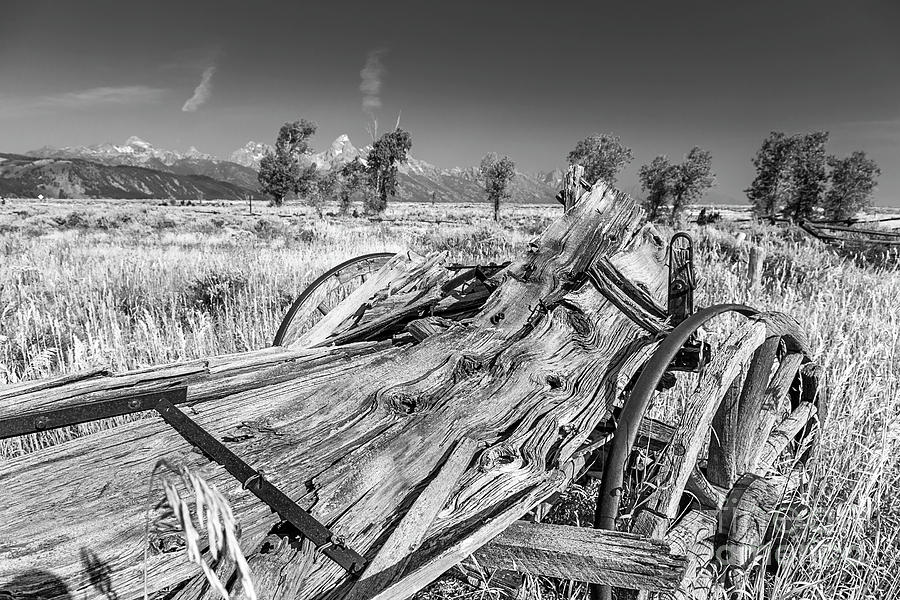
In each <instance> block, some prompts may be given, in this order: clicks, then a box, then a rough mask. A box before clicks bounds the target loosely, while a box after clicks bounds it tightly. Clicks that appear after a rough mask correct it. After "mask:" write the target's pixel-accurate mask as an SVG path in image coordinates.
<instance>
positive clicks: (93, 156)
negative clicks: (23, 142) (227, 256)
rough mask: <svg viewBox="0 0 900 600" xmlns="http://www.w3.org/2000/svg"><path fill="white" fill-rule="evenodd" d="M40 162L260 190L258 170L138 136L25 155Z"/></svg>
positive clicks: (50, 147) (47, 147) (42, 150)
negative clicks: (69, 161) (71, 161)
mask: <svg viewBox="0 0 900 600" xmlns="http://www.w3.org/2000/svg"><path fill="white" fill-rule="evenodd" d="M25 154H26V155H27V156H34V157H40V158H81V159H85V160H89V161H91V162H95V163H101V164H104V165H128V166H132V167H146V168H148V169H155V170H157V171H166V172H168V173H174V174H176V175H206V176H207V177H212V178H213V179H218V180H220V181H224V182H226V183H231V184H234V185H237V186H239V187H242V188H245V189H247V190H256V189H258V182H257V179H256V169H255V167H247V166H244V165H241V164H238V163H235V162H231V161H228V160H221V159H219V158H216V157H215V156H212V155H210V154H204V153H202V152H200V151H199V150H197V149H196V148H194V147H193V146H192V147H191V148H190V149H189V150H188V151H187V152H177V151H175V150H163V149H159V148H156V147H155V146H153V145H152V144H151V143H150V142H146V141H144V140H142V139H141V138H139V137H137V136H132V137H130V138H128V139H127V140H126V141H125V143H124V144H109V143H106V144H97V145H94V146H69V147H65V148H54V147H52V146H44V147H43V148H39V149H37V150H31V151H29V152H26V153H25Z"/></svg>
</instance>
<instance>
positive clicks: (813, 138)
mask: <svg viewBox="0 0 900 600" xmlns="http://www.w3.org/2000/svg"><path fill="white" fill-rule="evenodd" d="M794 139H795V141H794V146H793V152H792V154H793V156H792V158H791V175H790V177H791V188H792V189H791V191H792V194H791V197H790V200H789V201H788V203H787V206H785V210H784V212H785V214H786V215H787V216H788V217H790V218H793V219H799V220H802V219H809V218H810V217H812V216H813V215H814V214H815V211H816V209H817V208H819V207H820V206H821V204H822V200H823V199H824V197H825V190H826V189H827V186H828V156H827V155H826V154H825V144H826V142H827V141H828V132H827V131H816V132H813V133H807V134H805V135H797V136H794Z"/></svg>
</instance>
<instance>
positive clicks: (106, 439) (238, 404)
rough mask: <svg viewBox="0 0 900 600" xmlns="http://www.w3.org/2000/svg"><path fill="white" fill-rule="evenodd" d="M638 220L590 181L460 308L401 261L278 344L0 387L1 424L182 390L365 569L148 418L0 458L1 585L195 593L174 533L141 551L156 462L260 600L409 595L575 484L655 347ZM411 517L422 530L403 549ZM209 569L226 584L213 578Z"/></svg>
mask: <svg viewBox="0 0 900 600" xmlns="http://www.w3.org/2000/svg"><path fill="white" fill-rule="evenodd" d="M639 222H640V212H639V210H638V208H637V207H636V206H635V204H634V202H633V201H632V200H631V199H630V198H628V197H627V196H624V195H621V194H619V193H618V192H615V191H614V190H613V189H611V188H608V187H607V186H606V185H605V184H602V183H598V184H597V185H595V186H594V187H593V189H592V190H591V191H590V192H588V193H584V194H582V195H581V196H580V198H578V201H577V202H575V203H574V204H573V205H572V206H571V208H570V209H569V210H568V211H567V212H566V214H565V215H564V216H562V217H561V218H559V219H558V220H557V221H555V222H554V223H553V224H551V225H550V227H549V228H548V229H547V231H546V232H544V234H543V235H541V236H540V237H539V238H538V239H537V240H536V241H535V242H533V243H532V244H531V245H530V246H529V250H528V252H527V253H525V255H524V256H522V257H520V258H519V259H518V260H516V261H515V262H513V263H512V264H511V265H510V266H509V267H508V268H506V269H503V270H502V271H500V272H499V273H497V274H496V275H494V276H493V277H492V278H491V285H490V286H482V287H481V288H478V289H474V288H473V291H472V294H470V295H462V294H459V293H455V292H454V289H453V286H452V285H449V284H448V282H450V281H451V280H452V279H453V277H454V276H455V275H456V274H455V272H453V271H452V270H450V269H448V268H447V265H446V260H445V258H444V257H443V256H441V255H437V256H432V257H417V256H413V255H403V256H399V257H397V258H396V259H393V260H391V261H390V262H389V263H388V264H387V265H385V266H384V267H383V268H382V270H381V271H380V272H379V273H378V274H377V275H375V276H374V277H372V278H370V279H369V280H367V281H366V283H365V284H363V285H362V286H361V287H360V288H359V289H358V290H357V291H356V292H354V293H353V294H351V295H350V297H348V298H347V299H346V300H345V301H344V302H343V303H342V304H340V305H339V306H337V307H336V308H335V309H334V310H332V311H331V312H329V313H328V314H327V316H325V317H324V318H323V319H322V320H321V321H319V323H318V324H316V326H315V327H314V328H313V329H311V330H309V331H307V332H304V333H302V334H301V335H300V338H299V340H298V341H297V342H296V343H294V344H293V345H292V346H291V347H290V348H287V349H284V348H277V349H266V350H259V351H255V352H248V353H245V354H238V355H233V356H224V357H213V358H209V359H206V360H199V361H191V362H187V363H182V364H173V365H164V366H159V367H154V368H148V369H143V370H141V371H135V372H130V373H120V374H110V373H106V372H104V371H102V370H101V371H96V372H91V373H85V374H82V375H80V376H69V377H63V378H59V379H56V380H52V381H46V382H37V383H32V384H26V385H23V386H17V387H14V388H6V389H0V418H3V417H8V416H12V415H20V414H23V413H28V412H29V411H32V412H33V411H35V410H39V409H44V408H48V407H51V406H52V407H54V408H60V407H64V406H76V405H79V404H84V403H89V402H93V401H98V400H104V399H109V398H115V397H124V396H128V395H130V394H134V393H138V392H148V391H154V390H162V389H167V388H170V387H175V386H181V385H185V386H187V388H188V396H189V399H190V401H191V403H192V405H191V406H190V407H186V412H188V414H189V415H190V416H191V418H192V419H194V420H195V421H196V422H197V423H198V424H200V425H201V426H202V427H203V428H205V429H206V430H207V431H209V432H210V433H211V434H213V435H214V436H215V437H216V438H218V439H219V440H222V441H223V442H224V443H226V444H227V445H228V447H229V448H230V449H231V450H232V451H233V452H235V453H236V454H238V455H239V456H240V457H241V458H242V459H244V460H245V461H246V462H248V463H249V464H251V465H252V466H254V467H255V468H257V469H262V470H264V471H265V474H266V478H267V479H268V480H269V481H271V482H272V483H274V484H275V485H277V486H278V487H279V488H281V489H282V490H283V491H284V492H285V493H287V494H288V496H290V497H291V498H292V499H294V500H295V501H296V502H297V503H298V504H299V505H301V506H302V507H303V508H305V509H306V510H308V511H310V512H311V513H312V515H313V516H314V517H315V518H316V519H318V520H319V521H321V522H322V523H323V524H325V525H326V526H328V527H329V528H331V529H332V530H333V531H334V532H335V533H336V534H337V535H339V536H341V537H342V538H344V539H345V540H346V543H347V545H349V546H350V547H352V548H353V549H355V550H357V551H358V552H360V553H361V554H363V555H364V556H365V557H366V559H367V560H370V561H371V560H373V559H374V560H375V561H376V562H374V563H373V566H372V567H371V568H370V569H369V570H368V571H367V572H366V575H365V577H364V578H363V580H361V581H360V580H358V579H357V578H355V577H353V576H351V575H349V574H347V573H346V572H345V571H343V570H342V569H341V568H340V567H339V566H337V565H336V564H334V563H333V562H331V561H330V560H329V559H328V558H327V557H325V556H323V555H321V553H318V552H316V551H315V550H314V549H312V548H311V547H310V545H309V544H308V543H307V544H303V543H301V542H299V541H297V538H296V537H293V538H291V537H290V533H291V532H290V531H289V528H286V527H285V526H284V525H283V524H280V519H279V517H278V516H277V515H274V514H272V512H271V511H270V510H269V508H268V507H267V506H266V505H264V504H262V503H261V502H260V501H258V500H257V499H256V498H255V497H254V496H253V495H251V494H250V493H249V492H247V491H246V490H242V489H241V487H240V485H238V483H237V482H236V481H235V480H234V479H232V478H231V477H230V476H229V475H228V474H227V473H226V472H225V471H224V470H223V469H221V468H219V467H217V466H216V465H213V464H211V463H210V462H208V461H207V460H206V459H205V458H204V457H203V456H201V455H199V454H198V453H196V452H192V451H191V447H190V446H189V444H187V443H186V442H185V441H184V440H183V439H182V438H180V437H179V436H178V434H177V433H176V432H175V431H173V430H172V429H170V428H168V427H167V426H166V425H165V424H164V423H163V422H162V421H161V419H159V418H156V417H148V418H146V419H142V420H139V421H135V422H131V423H127V424H123V425H120V426H117V427H114V428H112V429H109V430H106V431H102V432H100V433H97V434H94V435H89V436H86V437H82V438H78V439H74V440H71V441H68V442H65V443H61V444H59V445H55V446H52V447H47V448H43V449H40V450H37V451H34V452H32V453H29V454H25V455H23V456H19V457H16V458H13V459H9V460H6V461H4V462H2V463H0V490H2V492H0V494H2V498H3V501H2V502H0V523H2V527H0V589H9V588H10V587H11V586H15V589H16V593H21V594H22V595H24V596H26V597H27V596H28V595H38V596H40V597H46V598H67V597H72V598H79V599H82V598H101V597H107V598H111V597H116V598H118V599H119V600H126V599H129V598H137V597H141V596H142V595H143V593H144V589H143V571H144V569H145V568H146V571H147V585H148V591H149V592H150V593H151V594H153V593H156V592H159V591H160V590H163V589H168V590H169V593H172V592H173V591H174V594H175V597H182V598H196V597H199V596H206V595H209V594H210V592H209V590H208V588H206V587H204V586H203V585H202V580H200V579H197V576H196V567H195V566H194V565H191V564H189V563H187V561H186V560H185V558H184V555H183V549H182V548H180V547H179V545H178V544H177V543H175V541H177V540H174V538H173V534H165V533H159V532H151V535H150V539H149V540H146V541H145V538H144V531H145V511H146V510H147V508H148V507H151V509H152V507H154V506H156V504H157V503H158V502H159V500H160V499H161V492H160V491H159V490H155V491H154V492H153V493H152V495H151V496H150V497H149V498H148V482H149V477H150V473H151V470H152V469H153V466H154V465H155V464H156V463H157V461H159V460H161V459H164V460H166V461H169V462H170V463H173V464H176V465H185V466H187V467H189V468H191V469H195V470H199V471H201V472H202V473H204V475H205V477H206V478H207V479H208V481H209V482H210V483H212V484H214V485H215V486H216V487H217V488H218V489H219V490H220V491H222V492H223V493H224V494H225V495H226V496H227V498H228V499H229V501H230V502H231V504H232V506H233V509H234V513H235V515H236V517H237V519H238V521H239V524H240V529H241V547H242V549H243V551H244V553H245V555H246V556H247V557H248V560H249V565H250V569H251V572H253V573H254V574H255V577H256V581H257V588H258V592H259V594H260V597H261V598H270V599H276V598H301V599H302V598H316V599H319V598H340V597H344V596H345V595H346V594H347V593H348V592H350V590H351V589H352V588H354V586H356V585H360V586H364V585H367V584H366V580H367V579H371V578H373V577H376V578H378V579H377V581H370V582H369V583H374V584H376V585H373V586H370V587H368V588H366V589H362V590H361V589H359V588H357V589H356V591H354V597H356V594H361V593H362V592H365V594H364V595H366V597H371V596H374V597H378V596H377V595H376V594H378V593H379V591H380V593H381V596H380V597H391V598H395V599H398V598H405V597H408V596H410V595H412V594H413V593H415V592H416V591H417V590H419V589H421V588H422V587H423V586H425V585H427V584H428V583H429V582H431V581H433V580H434V579H435V578H436V577H437V576H439V575H440V574H441V573H443V572H444V571H446V570H447V569H448V568H450V567H451V566H453V565H454V564H456V563H458V562H460V561H461V560H463V559H464V558H466V557H467V556H469V555H471V554H472V553H473V552H475V551H477V550H479V548H481V547H482V546H484V545H485V544H487V543H488V542H490V541H491V540H492V539H494V538H496V537H497V536H498V535H499V534H501V532H503V531H504V530H506V529H507V528H508V527H509V526H510V525H512V524H514V523H515V522H516V521H517V520H518V519H520V518H521V517H522V516H523V515H524V514H525V513H526V512H528V511H529V510H530V509H531V508H533V507H534V506H535V505H537V504H539V503H540V502H542V501H543V500H544V499H546V498H547V497H549V496H550V495H552V494H553V493H555V492H557V491H558V490H560V489H562V488H564V487H565V486H566V485H567V484H568V483H569V482H570V481H571V479H572V477H573V476H574V475H575V473H576V470H577V469H576V464H575V462H576V461H577V459H578V454H577V452H578V450H579V448H580V447H581V446H582V444H583V443H584V442H585V441H586V440H587V439H588V436H589V435H590V434H591V432H592V431H593V430H594V429H595V427H596V426H597V425H598V423H600V422H601V421H605V420H606V419H607V418H608V417H609V415H610V413H611V408H612V405H613V401H614V400H615V399H616V397H617V395H618V393H619V392H620V391H621V387H622V385H624V383H625V382H627V380H628V379H629V378H630V377H631V375H632V374H633V372H634V371H635V370H636V369H637V368H638V367H639V365H640V364H641V363H642V361H643V360H644V359H645V358H646V356H647V353H648V352H649V351H650V350H652V348H653V347H654V345H655V344H656V341H657V340H658V339H659V338H658V336H654V335H652V332H654V331H659V330H662V329H663V328H665V323H664V322H663V321H662V320H661V315H664V311H663V310H662V309H661V308H660V306H659V304H660V303H659V300H660V298H661V294H662V288H663V286H664V285H665V270H664V267H663V266H662V261H661V258H662V252H663V247H662V241H661V240H660V239H659V238H658V237H657V236H656V235H654V234H653V232H652V231H651V230H649V229H646V228H642V227H641V226H640V224H639ZM600 259H603V260H602V263H598V261H599V260H600ZM598 264H599V267H597V268H595V266H597V265H598ZM589 273H590V277H589V276H588V275H589ZM637 289H639V290H641V295H640V297H639V298H637V299H636V298H634V297H632V292H633V290H637ZM473 297H474V298H476V299H477V301H475V300H473V299H472V298H473ZM623 308H624V309H625V310H623ZM423 319H428V320H423ZM407 324H410V325H411V326H410V327H409V328H408V329H407V328H406V325H407ZM699 400H702V399H698V401H699ZM700 404H702V403H700ZM700 404H698V408H700ZM703 410H705V411H706V412H708V409H703ZM706 412H704V418H705V417H706ZM463 440H467V441H465V442H464V441H463ZM461 444H462V446H460V445H461ZM454 448H462V450H460V451H459V452H456V453H454V450H453V449H454ZM451 456H452V457H454V458H452V459H451V460H454V461H455V462H454V463H453V464H452V465H451V466H450V467H449V469H450V475H449V476H446V477H445V478H444V479H438V478H441V477H442V476H441V472H442V469H443V468H444V465H445V462H446V461H447V460H448V457H451ZM683 476H684V474H683V473H682V472H681V471H679V472H678V477H683ZM433 481H440V482H441V483H440V486H439V489H435V488H434V486H431V483H430V482H433ZM429 486H431V488H432V489H431V490H429ZM426 493H427V494H429V495H428V496H427V497H426V498H425V499H424V500H422V502H419V503H418V504H417V498H419V497H420V496H421V495H422V494H426ZM660 505H661V508H662V509H666V508H668V503H667V502H662V500H660ZM411 506H412V507H415V509H416V511H418V512H416V514H418V515H420V517H419V518H418V520H417V521H415V522H414V523H410V522H407V523H406V525H403V529H402V531H403V532H406V533H405V534H403V535H404V536H406V537H403V536H400V537H399V538H398V535H393V532H395V531H396V530H397V529H396V528H397V527H398V524H400V523H402V522H403V519H404V517H405V516H406V515H407V513H408V512H409V511H410V507H411ZM151 513H154V511H153V510H151ZM154 514H155V513H154ZM151 516H152V515H151ZM513 531H515V530H513ZM510 535H511V534H510ZM598 535H600V534H598ZM502 539H503V538H501V540H502ZM604 539H606V540H607V542H606V543H608V545H611V546H610V547H612V546H615V547H618V548H630V547H634V548H636V549H641V548H642V549H643V550H642V551H649V550H650V549H652V543H651V542H646V543H643V544H644V545H643V546H642V545H641V544H642V543H639V542H635V541H634V540H632V539H631V538H621V537H615V536H613V537H608V538H604ZM173 540H174V541H173ZM386 544H393V545H394V547H396V552H382V548H384V547H385V545H386ZM648 544H649V545H648ZM145 545H148V546H147V547H148V548H149V552H148V557H147V559H146V564H145V562H144V548H145ZM636 551H637V550H636ZM663 554H665V552H663ZM492 556H494V557H495V559H496V560H498V561H501V560H505V559H503V556H501V555H500V554H497V553H496V552H495V554H493V555H492ZM598 560H600V559H598ZM667 565H668V566H666V565H664V566H663V567H660V568H661V569H663V570H666V569H669V570H668V571H667V577H669V578H670V579H672V578H674V577H675V575H674V574H673V573H674V571H673V569H676V567H677V565H676V564H675V563H667ZM218 569H219V571H220V573H222V575H223V577H222V578H223V581H227V579H228V574H229V569H230V567H229V566H228V565H227V564H225V565H219V566H218ZM373 570H374V571H376V572H374V573H373V572H372V571H373ZM646 576H647V573H645V572H640V573H638V574H637V575H635V577H644V578H645V579H646ZM609 577H610V578H612V579H609V578H608V579H607V581H612V580H613V579H615V578H614V577H613V575H610V576H609ZM622 577H624V575H623V576H622ZM192 578H193V579H192ZM383 585H390V586H391V587H390V592H388V591H387V590H379V589H378V588H379V586H383ZM4 586H6V588H4ZM178 586H182V587H180V588H179V587H178ZM178 589H180V590H181V591H180V592H178V591H177V590H178ZM388 593H389V594H390V595H389V596H385V594H388Z"/></svg>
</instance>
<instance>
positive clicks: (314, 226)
mask: <svg viewBox="0 0 900 600" xmlns="http://www.w3.org/2000/svg"><path fill="white" fill-rule="evenodd" d="M254 211H255V212H256V213H257V214H254V215H252V216H251V215H249V214H247V206H246V205H243V204H242V205H237V204H233V205H232V204H221V205H204V206H163V205H160V204H155V203H148V202H118V201H117V202H112V201H110V202H104V201H91V202H89V203H78V202H76V201H69V202H65V201H57V202H51V203H39V202H36V201H7V203H6V204H5V205H3V206H0V384H3V383H10V382H17V381H21V380H26V379H33V378H40V377H46V376H49V375H54V374H58V373H63V372H70V371H77V370H84V369H88V368H92V367H98V366H108V367H110V368H112V369H116V370H124V369H134V368H138V367H141V366H144V365H149V364H158V363H164V362H170V361H177V360H184V359H189V358H193V357H200V356H204V355H210V354H219V353H226V352H239V351H244V350H249V349H253V348H260V347H263V346H266V345H268V344H270V343H271V340H272V337H273V335H274V334H275V331H276V329H277V326H278V323H279V321H280V319H281V316H282V314H283V313H284V311H285V310H286V308H287V307H288V305H289V304H290V302H291V300H292V298H293V297H294V296H296V294H297V293H299V292H300V291H301V290H302V289H303V287H304V286H305V285H306V284H307V283H309V282H310V281H311V280H312V279H313V278H314V277H315V276H316V275H317V274H318V273H320V272H322V271H324V270H325V269H326V268H328V267H329V266H331V265H333V264H335V263H337V262H339V261H342V260H344V259H346V258H349V257H352V256H355V255H359V254H363V253H366V252H374V251H381V250H397V249H400V248H405V247H409V248H412V249H413V250H416V251H418V252H429V251H434V250H449V251H450V253H451V255H452V256H453V257H454V258H455V259H457V260H459V261H475V262H490V261H501V260H504V259H506V258H509V257H511V256H512V255H513V254H515V253H516V252H517V251H518V250H520V249H521V248H523V246H524V245H525V244H526V243H527V241H528V240H529V239H531V238H532V237H533V236H534V234H535V233H537V232H539V231H541V230H542V229H543V227H544V226H545V225H546V223H547V222H548V221H549V220H550V219H552V218H554V217H556V216H558V215H559V214H560V211H561V209H560V208H559V207H549V206H544V207H541V206H528V207H514V208H507V209H506V211H505V214H504V217H503V220H502V222H501V223H500V224H499V225H497V224H494V223H493V222H492V221H491V220H490V210H489V207H488V206H487V205H472V206H464V205H448V204H439V205H436V206H430V205H414V204H408V205H396V206H392V207H391V208H390V209H389V211H388V213H387V214H386V215H384V217H383V220H381V221H370V220H368V219H365V218H352V217H337V216H326V217H325V218H324V219H319V218H318V217H317V216H316V215H315V214H314V213H313V212H312V211H308V210H305V209H303V208H302V207H293V206H292V207H286V208H282V209H274V208H269V207H254ZM738 228H740V230H741V231H743V232H745V233H746V234H747V236H748V238H749V239H752V240H753V241H755V242H756V243H757V244H759V245H761V246H762V247H764V248H766V250H767V252H768V258H767V260H766V263H765V269H764V275H763V283H762V286H761V288H760V289H757V290H752V291H751V290H748V289H747V286H746V277H745V269H746V266H745V262H744V261H745V260H746V257H745V252H746V249H745V244H744V245H742V244H740V243H738V242H737V241H736V239H735V234H736V233H737V231H738ZM689 230H690V231H691V232H692V234H693V235H694V237H695V239H696V240H697V244H698V248H699V256H698V261H699V265H698V267H699V275H700V277H701V281H700V289H699V297H698V299H697V304H698V306H704V305H708V304H712V303H719V302H726V301H733V302H745V303H748V304H751V305H753V306H755V307H758V308H761V309H772V310H780V311H784V312H787V313H789V314H791V315H793V316H795V317H796V318H798V319H799V320H800V321H801V323H803V324H804V325H805V326H806V328H807V329H808V331H809V332H810V334H811V337H812V341H813V348H814V353H815V356H816V359H817V361H818V362H819V363H820V364H822V365H823V366H824V368H825V370H826V373H827V376H828V383H827V387H828V396H829V403H828V420H827V424H826V428H825V431H824V434H823V437H822V446H821V451H820V460H819V461H818V462H817V465H816V470H815V472H814V474H813V476H812V481H811V482H810V483H811V485H810V486H809V489H808V498H807V499H806V500H807V502H808V504H809V506H810V507H811V508H812V512H811V517H810V518H809V520H808V521H807V523H806V524H805V531H804V533H803V535H802V536H800V537H799V538H798V539H796V540H794V543H793V546H792V547H791V548H790V549H789V550H788V551H787V552H786V553H785V555H784V556H783V557H782V562H781V564H780V568H779V570H778V572H777V573H775V574H774V575H771V576H768V577H765V578H760V579H759V580H758V581H757V582H756V587H755V588H754V589H751V590H747V593H748V595H747V597H748V598H762V597H763V596H764V593H765V594H766V595H767V596H768V597H771V598H777V599H788V598H822V599H830V598H847V599H854V600H855V599H859V600H862V599H869V598H890V597H897V596H900V500H898V496H897V494H896V489H897V488H898V487H900V383H898V382H900V269H898V261H897V257H896V256H893V257H889V258H888V259H887V260H882V261H879V262H877V263H873V262H866V261H863V260H854V259H852V258H851V257H846V256H839V255H837V254H835V253H834V252H833V251H832V250H830V249H828V248H826V247H825V246H823V245H822V244H821V243H820V242H818V241H815V240H811V239H810V238H808V237H805V236H804V234H802V233H796V232H793V231H790V230H787V229H783V228H775V227H769V226H759V225H753V224H750V223H731V222H725V223H722V224H720V225H719V226H717V227H715V228H713V227H706V228H699V227H695V226H692V227H691V228H689ZM92 427H96V426H92ZM89 430H90V427H88V426H83V427H82V428H80V429H79V430H78V431H73V432H69V433H67V434H66V435H77V434H80V433H85V432H86V431H89ZM40 443H49V440H43V441H42V440H31V441H30V442H28V443H23V442H17V443H12V444H10V443H3V444H2V445H0V463H2V461H3V460H4V459H5V458H6V457H10V456H15V455H18V454H20V453H24V452H28V451H31V450H32V449H33V447H34V446H35V445H36V444H40ZM576 492H577V491H576ZM575 496H577V493H575V492H573V497H575ZM531 583H532V584H534V582H531ZM445 588H446V589H444V590H443V591H442V592H440V593H441V594H443V595H442V597H444V598H447V597H460V598H461V597H467V598H479V597H482V595H483V594H484V593H485V592H484V591H483V590H480V591H479V590H476V589H474V588H466V587H464V586H449V585H448V586H445ZM451 588H452V589H453V590H456V591H455V592H451V591H450V590H451ZM529 588H530V589H531V592H529V594H530V599H529V600H536V599H537V598H554V597H559V598H563V597H569V598H583V597H585V591H584V589H583V588H582V587H580V586H558V587H557V586H554V585H551V584H548V583H543V584H538V585H531V586H529ZM437 593H438V592H437V591H435V588H432V591H431V592H429V593H426V594H425V595H430V596H431V597H434V595H435V594H437ZM453 594H456V595H455V596H454V595H453Z"/></svg>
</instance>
